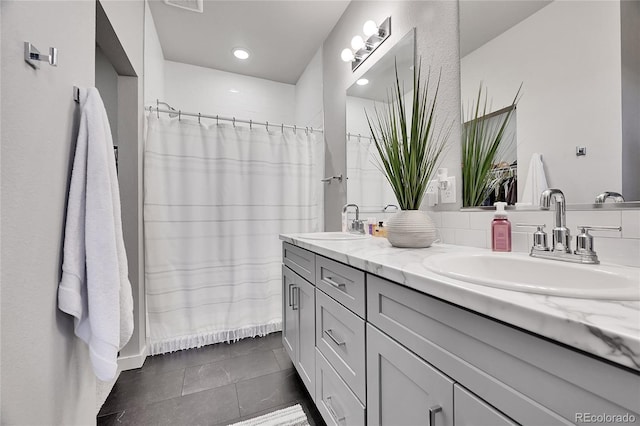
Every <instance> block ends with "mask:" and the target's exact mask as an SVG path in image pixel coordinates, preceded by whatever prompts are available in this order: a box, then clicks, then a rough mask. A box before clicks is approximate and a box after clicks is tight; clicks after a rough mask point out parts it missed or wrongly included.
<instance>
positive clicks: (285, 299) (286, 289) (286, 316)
mask: <svg viewBox="0 0 640 426" xmlns="http://www.w3.org/2000/svg"><path fill="white" fill-rule="evenodd" d="M295 277H296V274H295V273H294V272H293V271H292V270H291V269H289V268H287V267H286V266H282V345H283V346H284V349H285V350H286V351H287V354H288V355H289V358H291V362H293V364H294V365H295V363H296V358H297V353H296V351H297V348H298V312H297V311H296V310H294V308H295V306H294V305H293V301H294V298H293V293H294V291H295V290H294V287H295V285H296V281H295Z"/></svg>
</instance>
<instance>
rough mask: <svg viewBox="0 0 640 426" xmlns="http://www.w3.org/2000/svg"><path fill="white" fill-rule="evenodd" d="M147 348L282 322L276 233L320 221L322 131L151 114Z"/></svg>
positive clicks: (244, 333)
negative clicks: (233, 123)
mask: <svg viewBox="0 0 640 426" xmlns="http://www.w3.org/2000/svg"><path fill="white" fill-rule="evenodd" d="M148 120H149V121H148V132H147V141H146V146H145V157H144V164H145V167H144V170H145V174H144V188H145V193H144V221H145V256H146V257H145V260H146V266H145V274H146V296H147V314H148V327H149V328H148V333H149V336H150V344H151V348H150V352H151V354H160V353H164V352H171V351H175V350H180V349H188V348H193V347H199V346H202V345H206V344H211V343H216V342H221V341H232V340H236V339H241V338H244V337H249V336H256V335H264V334H267V333H271V332H274V331H278V330H280V329H281V328H282V312H281V309H282V308H281V303H282V297H281V282H282V277H281V274H282V271H281V266H280V265H281V256H282V254H281V251H282V249H281V242H280V241H279V240H278V234H280V233H293V232H316V231H320V230H322V226H323V217H322V212H323V205H322V204H323V193H322V190H323V188H322V186H321V183H320V179H321V178H322V171H323V168H324V167H323V165H324V159H323V152H324V151H323V144H322V138H316V136H315V135H314V134H313V133H310V134H308V135H307V134H306V132H305V131H300V130H299V131H297V134H295V133H294V132H293V131H292V130H287V129H284V131H282V130H281V129H280V127H278V128H277V130H276V129H269V131H267V130H266V129H265V128H263V127H260V128H258V127H254V128H253V129H250V128H249V127H248V126H246V127H245V126H242V127H241V126H237V127H234V126H232V125H231V124H220V125H217V124H216V123H212V124H210V125H206V124H205V123H204V120H203V123H202V124H199V123H198V121H197V120H190V119H184V118H183V119H182V120H178V119H176V118H157V117H155V116H154V115H153V114H151V115H149V117H148Z"/></svg>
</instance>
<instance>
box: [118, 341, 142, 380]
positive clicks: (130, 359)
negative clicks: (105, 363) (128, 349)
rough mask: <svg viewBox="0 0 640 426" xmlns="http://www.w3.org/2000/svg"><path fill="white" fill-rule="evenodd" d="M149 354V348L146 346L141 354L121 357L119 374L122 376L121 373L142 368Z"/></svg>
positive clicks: (119, 359)
mask: <svg viewBox="0 0 640 426" xmlns="http://www.w3.org/2000/svg"><path fill="white" fill-rule="evenodd" d="M147 353H148V351H147V346H146V345H145V346H144V348H142V350H141V351H140V353H139V354H135V355H129V356H121V357H119V358H118V374H120V372H121V371H126V370H135V369H136V368H140V367H142V364H144V361H145V359H147Z"/></svg>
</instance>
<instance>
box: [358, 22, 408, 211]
mask: <svg viewBox="0 0 640 426" xmlns="http://www.w3.org/2000/svg"><path fill="white" fill-rule="evenodd" d="M396 64H397V66H398V77H399V81H400V82H401V84H404V86H403V87H404V90H405V96H408V98H407V99H411V96H412V93H413V67H414V66H415V29H412V30H411V31H410V32H409V33H407V34H406V35H405V36H404V37H403V38H402V39H401V40H400V41H398V42H397V43H396V44H395V45H394V46H393V47H392V48H391V49H389V51H387V53H385V55H384V56H383V57H382V58H380V59H379V60H378V61H377V62H376V63H375V64H374V65H373V66H372V67H371V68H370V69H369V70H368V71H367V72H366V73H364V74H363V75H362V77H361V78H360V79H359V80H358V81H357V82H355V83H354V84H353V85H352V86H351V87H349V88H348V89H347V108H346V111H347V117H346V119H347V135H346V136H347V201H348V202H349V203H355V204H357V205H358V206H360V209H361V210H363V211H365V212H381V211H383V209H384V207H385V206H387V205H389V204H394V205H397V204H398V203H397V201H396V197H395V195H394V194H393V191H392V189H391V185H389V182H388V181H387V179H386V178H385V177H384V174H383V173H382V172H381V171H380V163H379V158H380V157H379V155H378V152H377V150H376V146H375V144H374V143H373V140H372V138H371V131H370V129H369V125H368V123H367V118H366V115H365V111H366V114H369V116H371V115H372V114H375V108H376V105H377V107H378V108H379V109H380V108H381V107H382V106H383V105H384V104H385V103H387V102H388V101H389V91H390V89H391V87H393V85H394V84H395V65H396ZM410 103H411V102H410V101H409V104H410Z"/></svg>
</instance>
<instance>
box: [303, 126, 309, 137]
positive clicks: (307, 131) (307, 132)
mask: <svg viewBox="0 0 640 426" xmlns="http://www.w3.org/2000/svg"><path fill="white" fill-rule="evenodd" d="M304 132H305V133H306V134H307V136H309V128H308V127H305V128H304Z"/></svg>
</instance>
